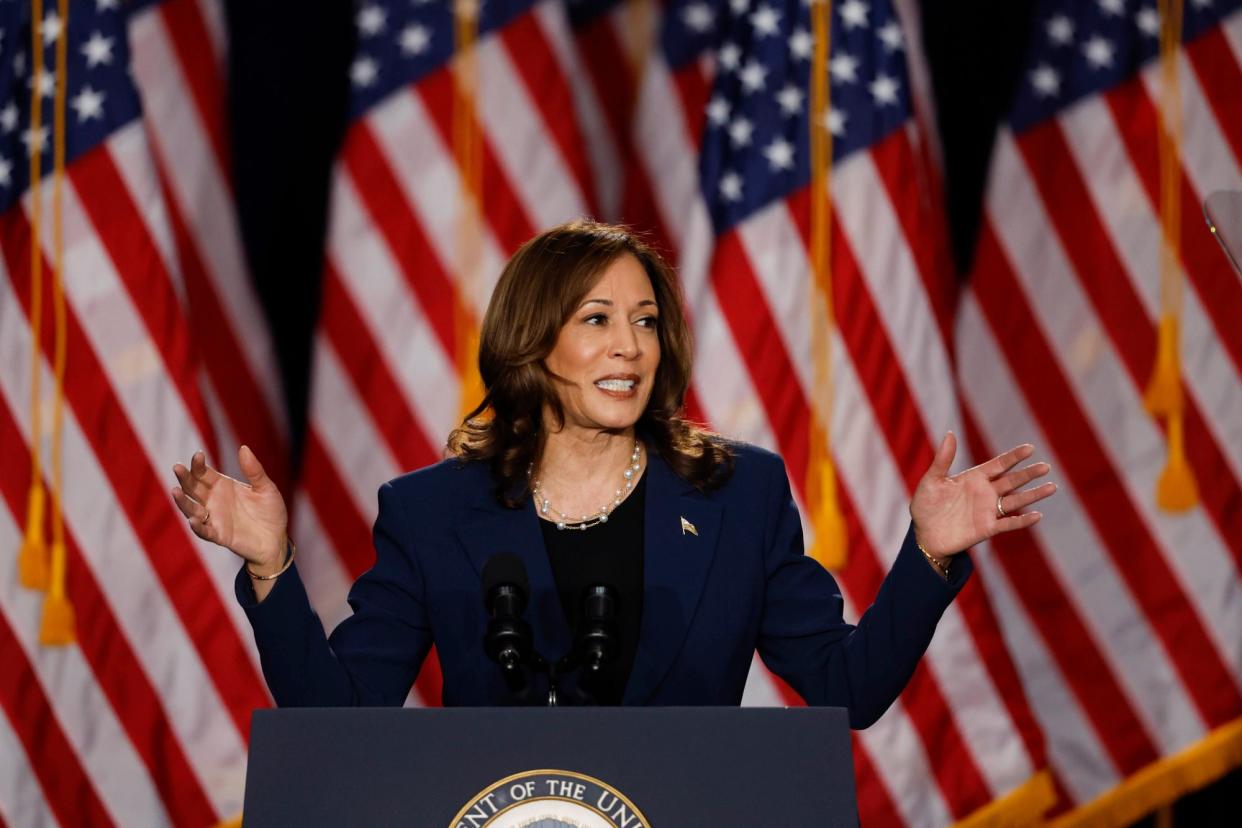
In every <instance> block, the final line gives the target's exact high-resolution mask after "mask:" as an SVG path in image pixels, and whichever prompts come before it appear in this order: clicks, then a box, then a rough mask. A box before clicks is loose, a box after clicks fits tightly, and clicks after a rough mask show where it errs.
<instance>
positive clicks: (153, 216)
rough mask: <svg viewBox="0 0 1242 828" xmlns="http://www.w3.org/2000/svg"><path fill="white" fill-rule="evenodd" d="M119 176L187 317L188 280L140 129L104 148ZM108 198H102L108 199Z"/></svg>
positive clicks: (128, 131) (112, 139)
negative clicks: (181, 267)
mask: <svg viewBox="0 0 1242 828" xmlns="http://www.w3.org/2000/svg"><path fill="white" fill-rule="evenodd" d="M104 146H105V147H106V149H107V152H108V155H109V157H110V158H111V159H112V164H113V166H114V167H115V168H116V171H117V175H118V176H120V178H121V180H122V181H123V182H125V189H126V190H128V191H129V196H130V198H131V199H132V200H133V203H134V209H135V210H136V211H137V213H138V215H139V216H141V218H142V226H143V228H144V229H145V230H146V235H147V238H148V239H150V240H151V244H152V245H153V246H154V247H155V249H156V251H157V252H158V253H159V256H160V264H162V265H163V266H164V271H165V272H166V273H167V274H168V278H169V280H170V281H171V282H172V285H173V289H174V290H175V291H176V293H177V298H178V299H180V300H181V310H182V312H183V313H184V312H185V310H186V308H188V306H189V300H188V299H187V297H186V292H185V279H184V278H182V274H181V269H180V267H179V266H178V264H177V252H176V250H175V245H174V242H173V233H172V228H171V227H170V226H169V224H168V212H167V208H166V206H165V204H164V196H163V194H162V193H161V192H160V187H159V182H158V181H157V180H156V177H155V170H154V169H153V168H152V166H151V156H150V153H149V152H148V146H147V141H146V136H145V134H144V133H143V132H141V131H139V130H137V129H123V130H121V131H119V132H117V133H114V134H113V135H112V136H111V137H110V138H109V139H108V141H107V142H106V143H105V144H104ZM118 195H120V194H118ZM108 197H109V196H106V195H105V196H103V198H108Z"/></svg>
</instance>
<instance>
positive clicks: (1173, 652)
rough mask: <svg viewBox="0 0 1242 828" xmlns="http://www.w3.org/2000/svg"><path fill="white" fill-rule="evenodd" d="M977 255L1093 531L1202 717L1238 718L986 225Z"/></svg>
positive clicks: (1026, 390)
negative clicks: (1149, 621) (1162, 646)
mask: <svg viewBox="0 0 1242 828" xmlns="http://www.w3.org/2000/svg"><path fill="white" fill-rule="evenodd" d="M1066 177H1067V175H1066V174H1065V173H1064V171H1059V172H1058V173H1057V174H1056V175H1055V176H1054V175H1045V176H1043V178H1044V179H1045V182H1046V186H1061V185H1053V184H1052V183H1051V182H1048V179H1051V178H1056V179H1057V180H1058V181H1062V182H1063V181H1064V179H1065V178H1066ZM1070 203H1073V202H1070ZM1077 203H1079V204H1082V203H1085V202H1077ZM1093 215H1094V214H1088V213H1087V211H1085V210H1082V209H1080V210H1078V211H1076V213H1075V218H1074V223H1076V224H1079V225H1089V223H1090V217H1091V216H1093ZM1062 221H1063V222H1066V221H1068V219H1063V220H1062ZM1101 238H1103V237H1102V236H1101ZM990 248H995V252H993V251H992V250H991V249H990ZM979 249H980V251H981V254H980V263H979V265H978V266H977V267H976V272H975V274H974V277H973V280H972V281H973V285H974V290H975V295H976V296H977V298H978V300H979V304H980V307H981V308H982V310H983V312H984V315H985V317H986V318H987V320H988V322H989V324H990V326H991V328H992V330H993V331H999V332H1004V335H1003V336H999V337H997V342H998V343H999V344H1000V347H1001V350H1002V352H1003V356H1004V358H1005V359H1006V360H1007V361H1008V363H1009V364H1010V366H1011V369H1012V371H1013V374H1014V376H1015V377H1016V378H1017V379H1018V382H1019V384H1020V386H1021V388H1022V391H1023V394H1024V396H1025V399H1026V403H1027V405H1028V407H1029V409H1030V411H1031V414H1032V416H1033V417H1034V418H1035V420H1036V422H1037V423H1038V424H1039V426H1040V428H1041V429H1042V430H1043V433H1044V434H1046V435H1047V436H1048V438H1049V439H1050V440H1051V441H1052V443H1053V445H1054V446H1055V447H1056V453H1057V455H1058V456H1059V457H1060V458H1061V473H1062V474H1063V475H1064V476H1065V478H1066V479H1067V480H1068V481H1069V482H1070V483H1071V485H1073V486H1074V487H1075V489H1076V490H1077V491H1078V493H1079V497H1080V498H1081V502H1082V505H1083V509H1084V514H1085V515H1086V517H1087V518H1088V519H1089V520H1090V521H1091V523H1092V525H1093V526H1094V527H1095V530H1096V534H1097V535H1098V536H1099V538H1100V540H1101V542H1102V543H1103V545H1104V549H1105V550H1106V551H1107V553H1108V555H1109V557H1110V558H1111V559H1112V561H1113V564H1114V566H1115V568H1116V572H1117V574H1118V575H1119V576H1120V577H1121V578H1122V579H1123V580H1124V581H1125V582H1126V584H1127V585H1128V586H1129V588H1130V592H1131V593H1132V594H1133V596H1134V598H1135V600H1136V601H1137V602H1138V604H1139V606H1140V607H1141V608H1142V610H1143V612H1144V613H1145V614H1146V615H1147V617H1148V618H1149V619H1150V620H1151V623H1152V629H1153V630H1154V631H1155V633H1156V635H1157V636H1158V638H1159V639H1160V641H1161V643H1162V644H1163V645H1164V648H1165V651H1166V652H1167V654H1168V656H1169V659H1170V660H1171V661H1172V662H1173V664H1174V665H1175V667H1176V669H1177V671H1178V674H1179V675H1180V676H1181V679H1182V682H1183V683H1184V684H1185V686H1186V689H1187V692H1188V693H1189V694H1190V696H1191V697H1192V698H1193V699H1194V701H1195V704H1196V706H1197V707H1198V709H1199V711H1200V713H1201V714H1202V715H1203V717H1204V719H1206V720H1207V722H1208V723H1209V725H1210V726H1212V727H1215V726H1217V725H1220V724H1224V723H1225V722H1228V721H1232V720H1233V719H1234V718H1236V717H1237V716H1238V713H1239V711H1242V695H1239V693H1238V688H1237V685H1236V684H1235V682H1234V679H1233V677H1232V676H1231V675H1230V673H1229V671H1228V670H1227V669H1226V668H1225V665H1224V664H1223V663H1222V662H1221V659H1220V655H1219V654H1218V653H1217V652H1216V650H1215V648H1214V647H1213V645H1212V643H1211V640H1210V639H1209V638H1208V635H1207V632H1206V631H1205V630H1204V629H1203V625H1202V623H1201V622H1200V620H1199V618H1198V616H1197V615H1196V614H1195V612H1194V610H1193V609H1192V607H1191V606H1190V604H1189V602H1188V600H1187V598H1186V596H1185V595H1184V594H1183V593H1182V591H1181V589H1180V588H1179V586H1178V581H1177V579H1176V578H1175V576H1174V575H1173V573H1172V572H1171V571H1170V569H1169V565H1168V561H1167V560H1166V559H1165V558H1164V555H1163V554H1162V551H1161V549H1160V548H1159V546H1158V545H1157V544H1156V542H1155V540H1154V539H1153V538H1152V536H1151V534H1150V532H1149V531H1148V528H1147V524H1146V522H1145V521H1144V520H1143V518H1142V516H1141V515H1140V514H1139V512H1138V510H1137V509H1136V508H1135V506H1134V503H1133V502H1132V501H1131V500H1130V495H1129V492H1127V491H1126V488H1125V486H1124V484H1123V483H1122V481H1121V478H1120V477H1119V476H1118V474H1117V471H1116V470H1115V469H1114V468H1113V467H1112V465H1111V464H1110V463H1109V461H1108V458H1107V457H1106V456H1105V455H1104V452H1103V450H1102V449H1101V447H1100V444H1099V442H1098V441H1097V439H1096V438H1095V429H1094V427H1093V425H1092V424H1091V421H1090V420H1089V418H1088V417H1087V415H1086V414H1085V413H1084V412H1083V410H1082V408H1081V406H1080V405H1079V403H1078V399H1077V397H1076V396H1075V393H1074V390H1073V388H1072V386H1071V385H1070V383H1069V381H1068V380H1067V379H1066V378H1065V376H1064V374H1062V373H1061V370H1060V368H1059V363H1058V360H1057V357H1056V355H1055V354H1054V353H1053V352H1052V349H1051V348H1050V347H1049V345H1048V343H1047V342H1046V341H1045V339H1044V337H1043V335H1042V332H1041V328H1040V324H1039V322H1038V320H1037V319H1036V318H1035V317H1034V315H1033V314H1032V313H1031V311H1030V308H1029V307H1028V306H1027V303H1026V301H1025V300H1024V298H1023V297H1024V296H1025V291H1024V289H1023V288H1022V286H1021V285H1020V284H1019V282H1018V279H1017V277H1016V276H1015V275H1014V272H1013V269H1012V265H1011V263H1010V262H1008V261H1007V259H1006V258H1005V256H1004V254H1003V253H1001V252H999V244H998V242H997V240H996V239H995V238H994V236H993V231H992V229H991V227H990V225H989V223H987V222H985V223H984V227H983V230H982V231H981V233H980V248H979ZM985 251H986V252H985ZM1079 268H1080V272H1086V273H1093V274H1099V273H1100V272H1101V270H1100V268H1099V267H1098V266H1093V267H1087V268H1086V269H1085V270H1084V269H1083V264H1082V263H1080V264H1079ZM1114 301H1117V299H1116V297H1114ZM1024 583H1025V582H1024Z"/></svg>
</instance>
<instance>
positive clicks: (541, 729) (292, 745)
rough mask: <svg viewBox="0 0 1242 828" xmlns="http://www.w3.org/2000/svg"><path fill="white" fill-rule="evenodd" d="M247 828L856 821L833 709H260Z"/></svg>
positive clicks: (682, 827) (845, 741) (844, 726)
mask: <svg viewBox="0 0 1242 828" xmlns="http://www.w3.org/2000/svg"><path fill="white" fill-rule="evenodd" d="M244 819H245V825H246V828H264V826H286V825H298V826H315V825H324V826H329V825H330V826H334V827H335V826H342V825H365V826H390V825H391V826H414V828H610V827H611V828H695V827H696V826H712V828H716V827H717V826H739V828H741V827H742V826H746V828H758V826H777V825H779V826H799V827H800V828H802V827H803V826H838V825H840V826H853V825H857V824H858V809H857V804H856V801H855V795H854V769H853V762H852V759H851V755H850V735H849V726H848V722H847V718H846V714H845V711H844V710H841V709H838V708H818V709H817V708H796V709H772V708H767V709H763V708H720V707H715V708H702V707H694V708H670V707H664V708H620V707H609V708H552V709H547V708H455V709H444V710H410V709H391V708H382V709H380V708H360V709H357V708H356V709H345V708H339V709H293V710H259V711H256V712H255V714H254V720H253V723H252V725H251V743H250V763H249V767H248V769H247V774H246V804H245V814H244Z"/></svg>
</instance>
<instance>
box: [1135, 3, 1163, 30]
mask: <svg viewBox="0 0 1242 828" xmlns="http://www.w3.org/2000/svg"><path fill="white" fill-rule="evenodd" d="M1134 22H1135V24H1137V25H1138V27H1139V31H1140V32H1142V33H1143V34H1145V35H1148V36H1149V37H1159V36H1160V15H1159V14H1157V13H1156V10H1155V9H1153V8H1151V7H1150V6H1148V7H1147V8H1145V9H1139V13H1138V14H1136V15H1135V16H1134Z"/></svg>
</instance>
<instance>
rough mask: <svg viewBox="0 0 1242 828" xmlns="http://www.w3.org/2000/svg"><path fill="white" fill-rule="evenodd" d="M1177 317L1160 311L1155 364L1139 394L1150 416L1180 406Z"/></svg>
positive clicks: (1160, 414)
mask: <svg viewBox="0 0 1242 828" xmlns="http://www.w3.org/2000/svg"><path fill="white" fill-rule="evenodd" d="M1178 328H1179V325H1178V321H1177V317H1176V316H1174V315H1173V314H1171V313H1166V314H1162V315H1161V317H1160V328H1159V330H1158V333H1157V339H1156V365H1155V367H1154V368H1153V369H1152V372H1151V381H1150V382H1149V383H1148V384H1147V391H1146V393H1145V394H1144V395H1143V405H1144V406H1145V407H1146V408H1147V413H1148V414H1151V415H1152V416H1153V417H1168V416H1171V415H1172V414H1174V413H1175V412H1179V411H1181V410H1182V377H1181V370H1180V366H1179V365H1178V359H1177V346H1178V341H1179V337H1178Z"/></svg>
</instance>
